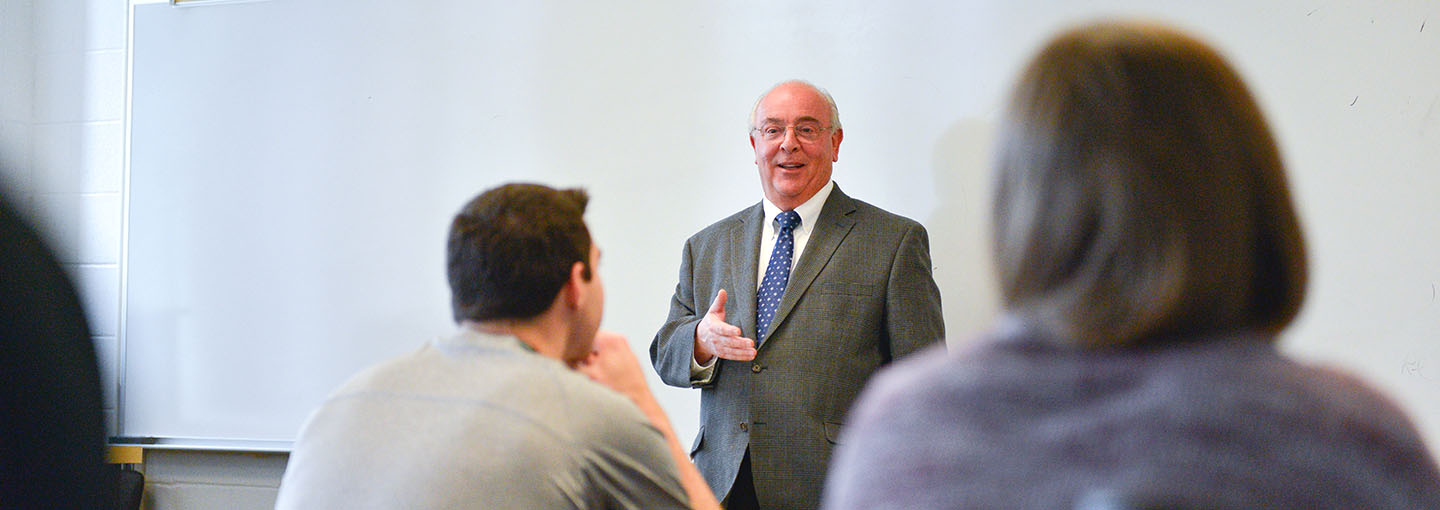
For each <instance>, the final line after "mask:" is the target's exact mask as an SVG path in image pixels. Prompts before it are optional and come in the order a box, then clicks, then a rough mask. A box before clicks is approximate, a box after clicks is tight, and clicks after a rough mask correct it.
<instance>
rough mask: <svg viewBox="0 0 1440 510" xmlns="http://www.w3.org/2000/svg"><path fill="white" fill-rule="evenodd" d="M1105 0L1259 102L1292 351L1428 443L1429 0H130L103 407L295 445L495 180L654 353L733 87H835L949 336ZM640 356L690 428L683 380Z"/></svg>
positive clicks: (1432, 212)
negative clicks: (1286, 237) (1296, 262)
mask: <svg viewBox="0 0 1440 510" xmlns="http://www.w3.org/2000/svg"><path fill="white" fill-rule="evenodd" d="M1117 13H1118V14H1126V15H1142V16H1146V17H1153V18H1157V19H1160V20H1165V21H1169V22H1171V23H1174V24H1177V25H1179V26H1180V27H1182V28H1186V29H1189V30H1191V31H1193V32H1195V33H1197V34H1199V35H1200V36H1202V37H1203V38H1205V39H1207V40H1209V41H1211V42H1213V43H1214V44H1215V45H1216V46H1217V47H1218V48H1220V49H1221V50H1222V51H1223V52H1225V53H1226V54H1228V55H1229V57H1230V58H1231V60H1232V62H1233V63H1234V64H1235V65H1236V66H1237V67H1238V68H1239V70H1240V71H1241V73H1242V75H1244V76H1245V77H1246V79H1247V80H1248V82H1249V83H1250V85H1251V86H1252V88H1253V90H1254V92H1255V94H1256V95H1257V96H1258V98H1259V100H1260V103H1261V105H1262V107H1263V108H1264V109H1265V111H1266V113H1267V114H1268V116H1269V119H1270V121H1271V123H1272V126H1273V128H1274V130H1275V132H1276V135H1277V137H1278V139H1279V141H1280V144H1281V146H1282V152H1283V154H1284V155H1285V157H1286V161H1287V163H1288V166H1289V168H1290V172H1291V178H1292V185H1293V187H1294V190H1295V196H1296V197H1297V200H1298V201H1299V207H1300V211H1301V214H1302V221H1303V222H1304V223H1303V226H1304V228H1305V231H1306V234H1307V236H1308V241H1309V246H1310V249H1311V255H1312V258H1311V267H1312V274H1313V279H1312V286H1311V292H1310V294H1309V299H1308V302H1307V305H1306V307H1305V309H1304V312H1303V314H1302V315H1301V317H1300V319H1299V322H1298V323H1297V325H1296V326H1295V327H1293V328H1291V329H1290V330H1289V331H1288V332H1287V333H1286V335H1285V340H1284V346H1285V348H1286V349H1287V351H1289V352H1291V353H1293V354H1295V355H1297V356H1299V357H1302V358H1305V359H1308V360H1314V361H1316V362H1321V363H1327V364H1334V365H1338V366H1340V367H1342V368H1345V369H1347V370H1350V371H1353V372H1355V373H1358V374H1360V375H1361V377H1363V378H1364V379H1366V380H1367V381H1369V382H1370V383H1372V384H1373V385H1375V386H1377V387H1378V388H1380V389H1381V390H1382V391H1384V392H1386V393H1387V394H1389V395H1391V396H1393V397H1394V398H1395V399H1396V400H1397V401H1398V402H1399V403H1400V404H1401V405H1402V406H1403V407H1404V408H1405V409H1406V410H1408V411H1409V412H1410V413H1411V415H1412V416H1413V418H1414V419H1415V420H1416V422H1417V423H1418V424H1419V426H1420V427H1421V428H1422V429H1423V431H1424V433H1425V434H1426V436H1427V437H1429V438H1431V440H1432V441H1440V400H1437V399H1436V398H1435V397H1434V395H1435V393H1436V390H1437V389H1440V301H1437V294H1436V293H1437V291H1436V286H1437V283H1440V263H1437V257H1436V255H1435V254H1436V252H1437V248H1440V228H1437V227H1435V226H1434V223H1435V221H1436V219H1437V218H1440V197H1437V192H1440V106H1437V103H1440V3H1436V2H1432V1H1425V0H1409V1H1402V0H1362V1H1340V0H1323V1H1300V0H1276V1H1267V2H1255V1H1253V0H1246V1H1231V0H1226V1H1213V2H1192V1H1189V0H1159V1H1157V0H1144V1H1139V0H1137V1H1104V2H1100V1H1091V2H1084V1H1069V2H1055V1H1043V0H1015V1H1009V2H991V1H979V0H961V1H943V2H942V1H936V2H915V1H899V2H868V1H851V2H835V3H824V4H823V5H822V4H820V3H814V2H753V1H741V2H701V1H673V2H650V1H611V2H582V1H573V2H565V1H555V0H544V1H538V2H499V1H472V0H465V1H460V0H453V1H452V0H446V1H439V0H437V1H431V2H393V1H391V2H382V1H370V0H275V1H261V2H246V3H217V4H211V5H207V6H201V7H190V8H184V7H172V6H169V5H155V4H151V5H140V6H136V7H135V12H134V32H133V37H134V43H133V46H132V51H133V70H132V72H133V74H132V76H133V83H132V97H131V101H132V103H131V112H132V114H131V137H130V143H131V147H130V158H131V160H130V170H129V173H128V175H127V180H126V186H127V201H126V211H127V223H126V248H125V259H124V261H123V270H124V272H125V277H124V280H125V282H124V300H125V303H124V310H125V312H124V319H123V321H124V322H123V333H122V334H123V338H122V341H123V349H124V358H123V359H124V361H123V364H124V367H123V372H122V373H123V376H124V379H123V381H124V383H123V389H122V397H121V398H122V402H121V404H120V407H121V409H120V412H121V416H120V418H121V422H122V423H121V425H120V433H121V435H125V436H144V437H159V438H175V439H185V440H190V441H196V442H199V443H201V444H212V445H214V444H228V443H227V441H229V442H234V441H241V442H243V441H273V442H281V443H283V442H286V441H290V440H292V439H293V438H294V437H295V435H296V433H297V431H298V429H299V426H300V424H301V422H302V421H303V419H304V418H305V416H306V415H307V413H308V412H309V411H310V410H311V409H313V408H314V407H315V406H316V405H317V404H318V403H319V402H320V401H321V400H322V399H323V398H324V396H325V395H326V394H327V393H329V392H330V391H331V390H332V389H334V388H335V387H336V386H338V385H339V384H340V383H341V382H342V381H344V380H345V379H346V378H347V377H349V376H350V375H351V374H353V373H355V372H356V371H358V370H360V369H362V368H363V367H365V366H368V365H371V364H374V363H376V362H379V361H381V360H384V359H386V358H389V357H392V356H395V355H398V354H400V353H403V352H407V351H410V350H413V349H416V348H418V347H419V346H420V345H421V344H422V343H424V342H426V341H428V340H429V339H431V338H433V337H435V336H437V335H443V334H446V333H448V332H450V330H451V329H452V328H453V327H454V326H453V323H452V322H451V320H450V316H449V305H448V290H447V287H446V284H445V278H444V270H443V263H444V251H443V246H444V240H445V230H446V228H447V226H448V223H449V220H450V217H451V215H452V214H453V213H454V212H455V211H456V210H457V209H458V208H459V207H460V205H461V204H462V203H464V202H465V201H466V200H467V199H468V198H470V197H471V196H473V195H475V194H476V193H478V192H480V191H481V190H484V189H486V188H489V187H492V186H495V185H498V184H500V183H503V182H508V181H515V180H524V181H539V182H543V183H548V184H551V185H556V186H582V187H585V188H587V189H588V190H589V191H590V193H591V194H592V197H593V198H592V202H591V207H590V211H589V213H588V214H587V220H588V222H589V224H590V226H591V229H592V231H593V234H594V236H595V239H596V241H597V242H598V243H599V245H600V247H601V248H602V249H603V250H604V253H605V255H604V260H603V262H602V263H601V267H600V271H601V272H602V274H603V275H604V277H605V279H606V288H607V291H608V292H607V298H608V299H607V310H606V315H605V320H604V323H603V327H606V328H609V329H613V330H616V331H619V332H620V333H623V334H625V335H626V336H627V337H628V338H629V339H630V342H631V344H632V347H634V349H635V351H636V353H637V355H639V356H640V358H641V359H642V360H645V359H647V355H646V348H647V346H648V344H649V342H650V339H651V338H652V336H653V335H654V333H655V331H656V329H657V328H658V327H659V326H660V324H661V322H662V321H663V320H664V319H665V315H666V311H667V309H668V300H669V298H670V295H671V293H672V292H673V290H674V286H675V280H676V271H677V269H678V266H679V260H680V250H681V246H682V244H683V242H684V240H685V239H686V238H687V237H688V236H689V235H690V234H692V233H694V232H696V231H698V230H699V229H701V228H702V227H704V226H706V225H708V224H709V223H711V222H713V221H715V220H718V219H719V218H722V217H724V216H726V215H728V214H730V213H732V212H734V211H737V210H739V209H741V208H744V207H746V206H749V205H751V204H754V203H755V202H757V201H758V200H759V198H760V192H759V186H758V177H757V174H756V170H755V169H754V165H753V153H752V152H751V151H750V148H749V146H748V144H747V143H746V142H745V138H746V136H747V135H746V130H747V125H746V115H747V114H748V111H749V108H750V106H751V104H752V103H753V101H754V100H755V98H756V96H758V95H759V94H760V93H761V92H762V91H764V90H765V89H766V88H767V87H768V86H770V85H771V84H773V83H775V82H777V81H781V80H784V79H788V78H805V79H809V80H812V81H814V82H816V83H818V84H820V85H822V86H824V87H826V88H828V89H829V90H830V92H832V93H833V94H834V96H835V97H836V99H837V101H838V103H839V107H840V113H841V117H842V119H843V122H844V125H845V128H846V129H845V134H846V136H845V141H844V144H843V145H842V146H841V150H840V153H839V155H840V161H839V162H838V163H836V169H835V175H834V178H835V180H836V182H837V183H839V185H840V186H841V187H842V188H844V189H845V191H846V192H847V193H849V194H851V195H853V196H855V197H858V198H861V199H863V200H866V201H869V202H871V203H874V204H876V205H878V206H880V207H883V208H886V209H889V210H891V211H894V212H897V213H899V214H902V215H905V216H908V217H911V218H914V219H916V220H918V221H920V222H921V223H923V224H925V225H926V226H927V227H928V228H929V230H930V234H931V243H932V244H931V251H932V254H933V256H934V260H935V265H936V268H935V277H936V280H937V282H938V283H939V285H940V288H941V292H942V295H943V299H944V308H945V319H946V324H947V326H948V329H949V332H950V342H951V344H952V345H960V344H963V343H964V342H966V341H967V340H968V339H969V338H970V337H972V336H973V335H974V334H976V333H977V332H979V331H982V330H983V329H984V328H985V327H986V326H987V325H988V323H989V321H990V320H991V318H992V316H993V315H994V313H995V311H996V307H997V305H996V301H997V299H996V291H995V285H994V283H993V281H992V278H991V276H990V270H991V268H990V264H989V262H988V261H987V260H986V257H987V253H988V251H987V250H988V248H987V246H986V240H985V230H986V226H985V225H986V222H987V218H986V214H987V211H988V193H989V185H988V181H989V179H988V160H989V152H990V144H991V142H992V140H993V129H994V125H995V122H996V116H997V114H998V112H999V109H1000V105H1001V104H1002V102H1003V101H1004V99H1005V96H1006V93H1007V91H1008V88H1009V86H1010V84H1011V83H1012V82H1013V80H1014V77H1015V74H1016V73H1017V71H1018V69H1019V67H1020V66H1021V65H1022V64H1023V63H1024V62H1025V60H1026V59H1027V58H1028V57H1029V56H1030V55H1031V54H1032V53H1033V52H1034V51H1035V50H1036V49H1037V48H1038V46H1039V45H1040V44H1042V43H1043V42H1044V41H1045V40H1046V39H1047V38H1048V37H1049V36H1050V35H1052V34H1053V33H1055V32H1056V31H1057V30H1059V29H1061V28H1063V27H1065V26H1068V25H1071V24H1074V23H1077V22H1081V21H1086V20H1089V19H1092V18H1094V17H1097V16H1101V15H1109V14H1117ZM1429 21H1435V22H1436V23H1428V22H1429ZM1427 24H1428V25H1430V26H1428V27H1427V26H1426V25H1427ZM647 371H648V369H647ZM651 384H652V385H653V386H655V387H656V388H657V389H656V391H657V394H658V396H659V398H660V399H661V403H662V405H663V406H664V407H665V408H666V409H667V411H668V412H669V414H670V415H671V417H672V419H673V420H674V422H675V425H676V429H677V431H678V432H679V434H680V435H681V437H682V438H688V437H690V436H691V435H693V434H694V432H695V430H696V429H697V427H698V413H699V402H698V401H699V397H698V392H696V391H693V390H685V389H678V388H665V387H663V386H661V385H660V383H659V380H658V378H656V377H654V375H653V374H651Z"/></svg>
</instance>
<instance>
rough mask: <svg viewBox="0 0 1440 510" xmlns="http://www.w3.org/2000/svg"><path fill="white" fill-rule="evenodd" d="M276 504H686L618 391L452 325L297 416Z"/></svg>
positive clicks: (659, 440) (660, 442)
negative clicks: (449, 331) (301, 418)
mask: <svg viewBox="0 0 1440 510" xmlns="http://www.w3.org/2000/svg"><path fill="white" fill-rule="evenodd" d="M275 507H276V508H277V509H313V508H349V509H359V508H407V509H424V508H585V509H588V508H686V507H687V498H686V495H685V491H684V488H683V487H682V486H681V485H680V476H679V473H678V471H677V469H676V467H675V464H674V460H672V459H671V457H670V454H669V449H668V448H667V446H666V444H665V440H664V437H663V436H662V435H661V433H660V431H659V430H657V429H656V428H654V426H652V425H651V424H650V422H649V421H648V420H647V419H646V418H645V416H644V415H643V414H641V413H640V410H639V409H638V408H636V407H635V405H634V404H633V403H631V402H630V401H629V400H628V399H626V398H625V397H624V396H622V395H620V394H619V393H616V392H614V391H612V390H610V389H608V388H605V387H603V386H601V385H599V384H596V383H594V382H592V381H590V380H589V379H587V378H586V377H585V376H583V375H581V374H578V373H575V372H573V371H571V370H569V369H567V368H566V367H565V366H564V365H563V364H561V363H560V362H559V361H556V360H553V359H550V358H546V357H543V356H541V355H539V354H536V353H534V352H531V351H530V350H528V349H527V348H525V347H524V345H523V344H521V343H520V341H519V340H518V339H516V338H514V337H508V336H495V335H488V334H484V333H480V332H476V331H473V330H469V329H462V330H461V331H460V332H459V333H457V334H456V335H455V336H453V337H450V338H445V339H440V340H436V341H435V342H433V343H431V344H429V345H426V346H425V347H423V348H421V349H420V350H418V351H416V352H413V353H411V354H408V355H405V356H401V357H399V358H396V359H394V360H391V361H389V362H386V363H382V364H380V365H378V366H375V367H372V368H370V369H368V370H366V371H364V372H361V373H360V374H359V375H357V376H355V377H354V378H353V379H351V380H350V381H349V382H347V383H346V384H345V385H344V386H342V387H341V388H340V389H339V390H338V391H336V392H335V393H334V394H333V395H331V396H330V398H329V399H328V400H326V401H325V403H324V404H322V405H321V406H320V408H319V409H318V410H316V411H315V413H314V414H312V415H311V416H310V418H309V420H307V422H306V424H305V426H304V428H303V429H302V431H301V433H300V437H299V439H298V440H297V441H296V442H295V448H294V451H293V452H292V453H291V455H290V461H289V465H288V467H287V469H286V470H285V477H284V479H283V480H282V482H281V485H280V495H279V499H278V501H277V502H276V505H275Z"/></svg>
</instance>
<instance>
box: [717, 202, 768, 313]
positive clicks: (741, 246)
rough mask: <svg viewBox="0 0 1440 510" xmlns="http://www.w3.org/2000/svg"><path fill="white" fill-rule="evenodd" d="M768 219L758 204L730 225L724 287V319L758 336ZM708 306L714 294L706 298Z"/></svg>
mask: <svg viewBox="0 0 1440 510" xmlns="http://www.w3.org/2000/svg"><path fill="white" fill-rule="evenodd" d="M764 221H765V209H764V208H763V207H761V206H760V204H755V207H753V208H751V210H750V211H748V212H747V214H744V215H742V216H741V218H740V221H739V222H737V223H736V224H735V225H734V226H733V227H731V229H730V246H731V247H732V250H734V251H733V253H732V254H733V256H732V257H730V279H729V281H730V282H731V283H730V287H729V288H726V289H725V292H726V294H728V295H729V296H728V297H727V298H726V300H725V322H728V323H730V324H733V325H736V326H739V327H740V334H741V335H745V336H749V337H751V338H753V337H754V336H755V288H756V287H759V283H758V282H756V281H755V278H756V275H757V274H759V272H760V244H761V243H760V234H761V232H764V229H763V228H762V227H763V226H764V223H763V222H764ZM706 299H707V300H706V301H705V306H707V307H708V306H709V305H710V301H713V300H714V299H715V296H713V295H712V296H710V297H708V298H706Z"/></svg>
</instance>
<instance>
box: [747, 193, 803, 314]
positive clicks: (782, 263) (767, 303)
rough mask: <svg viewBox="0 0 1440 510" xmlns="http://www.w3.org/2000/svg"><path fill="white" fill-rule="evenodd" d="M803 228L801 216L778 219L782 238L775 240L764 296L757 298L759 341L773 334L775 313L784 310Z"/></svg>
mask: <svg viewBox="0 0 1440 510" xmlns="http://www.w3.org/2000/svg"><path fill="white" fill-rule="evenodd" d="M798 226H800V214H799V213H796V212H795V211H785V212H782V213H780V214H779V215H777V216H775V227H776V230H778V231H779V235H778V236H776V238H775V249H774V250H772V251H771V252H770V264H768V265H766V266H765V279H764V280H763V281H761V282H760V292H757V293H756V295H755V331H756V333H755V340H756V341H757V342H758V341H761V340H764V339H765V333H767V332H769V330H770V321H771V320H772V319H774V318H775V309H777V308H779V307H780V297H781V296H783V295H785V284H786V283H787V282H789V281H790V259H792V258H794V256H795V227H798Z"/></svg>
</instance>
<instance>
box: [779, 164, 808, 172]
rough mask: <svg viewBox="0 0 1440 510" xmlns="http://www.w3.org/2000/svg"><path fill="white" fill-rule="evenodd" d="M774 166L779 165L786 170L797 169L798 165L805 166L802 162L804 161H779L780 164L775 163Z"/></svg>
mask: <svg viewBox="0 0 1440 510" xmlns="http://www.w3.org/2000/svg"><path fill="white" fill-rule="evenodd" d="M776 166H779V167H780V168H784V169H786V170H795V169H797V168H800V167H802V166H805V164H804V163H781V164H779V165H776Z"/></svg>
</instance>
